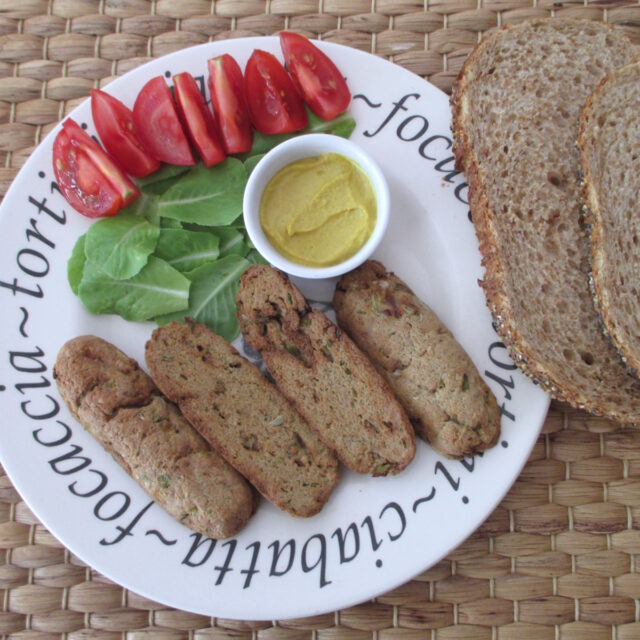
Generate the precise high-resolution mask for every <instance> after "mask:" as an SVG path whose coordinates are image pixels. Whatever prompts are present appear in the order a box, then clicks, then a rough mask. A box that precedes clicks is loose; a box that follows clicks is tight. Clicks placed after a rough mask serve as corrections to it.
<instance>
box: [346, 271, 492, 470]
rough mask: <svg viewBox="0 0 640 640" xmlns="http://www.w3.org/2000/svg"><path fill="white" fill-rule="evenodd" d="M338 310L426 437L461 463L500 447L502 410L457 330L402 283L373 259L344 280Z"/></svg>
mask: <svg viewBox="0 0 640 640" xmlns="http://www.w3.org/2000/svg"><path fill="white" fill-rule="evenodd" d="M333 306H334V308H335V311H336V315H337V318H338V323H339V324H340V326H341V327H342V328H343V329H344V330H345V331H347V333H349V335H350V336H351V337H352V338H353V339H354V340H355V342H356V343H357V344H358V346H359V347H360V348H361V349H362V350H363V351H364V352H365V353H366V354H367V355H368V356H369V358H371V360H372V361H373V362H374V363H375V365H376V366H377V368H378V370H379V371H380V373H382V375H383V376H384V377H385V379H386V380H387V382H388V383H389V385H390V386H391V388H392V389H393V390H394V391H395V393H396V395H397V396H398V399H399V400H400V402H402V404H403V405H404V407H405V409H406V410H407V412H408V413H409V416H410V418H411V421H412V423H413V425H414V427H415V430H416V433H417V434H418V435H419V436H420V437H422V438H423V439H425V440H426V441H427V442H430V443H431V444H432V445H433V446H434V447H435V448H436V449H437V450H438V451H440V452H442V453H443V454H445V455H447V456H450V457H455V458H459V457H462V456H465V455H472V454H474V453H476V452H478V451H484V450H485V449H487V448H488V447H491V446H493V445H494V444H495V443H496V442H497V440H498V437H499V435H500V409H499V408H498V403H497V402H496V399H495V397H494V395H493V393H491V390H490V389H489V387H488V386H487V385H486V384H485V382H484V380H483V379H482V377H481V376H480V374H479V373H478V371H477V369H476V367H475V366H474V364H473V362H472V361H471V359H470V358H469V356H468V355H467V354H466V353H465V351H464V350H463V348H462V347H461V346H460V345H459V344H458V342H456V340H455V338H454V337H453V335H452V334H451V332H450V331H449V330H448V329H447V328H446V327H445V326H444V325H443V324H442V322H440V320H439V319H438V317H437V316H436V314H435V313H433V311H431V309H429V308H428V307H427V306H426V305H425V304H424V303H422V302H421V301H420V300H419V299H418V298H417V297H416V296H415V294H414V293H413V292H412V291H411V290H410V289H409V287H407V285H406V284H405V283H404V282H403V281H402V280H400V278H398V277H397V276H395V275H394V274H393V273H389V272H387V271H386V269H385V267H384V266H383V265H382V264H381V263H379V262H376V261H373V260H369V261H367V262H365V263H364V264H363V265H362V266H360V267H358V268H357V269H355V270H354V271H352V272H350V273H348V274H346V275H345V276H343V277H342V278H341V279H340V281H339V282H338V286H337V288H336V292H335V295H334V298H333Z"/></svg>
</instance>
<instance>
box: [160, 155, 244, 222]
mask: <svg viewBox="0 0 640 640" xmlns="http://www.w3.org/2000/svg"><path fill="white" fill-rule="evenodd" d="M246 183H247V172H246V170H245V168H244V165H243V164H242V162H240V160H238V159H237V158H231V157H228V158H227V159H226V160H224V161H222V162H221V163H220V164H217V165H215V166H213V167H210V168H207V167H204V166H202V165H198V166H196V167H194V168H193V169H191V170H190V171H189V173H187V174H186V175H184V176H182V177H181V178H180V180H178V182H176V183H175V184H174V185H173V186H171V187H169V189H168V190H167V191H165V192H164V193H163V194H162V195H161V196H160V201H159V203H158V210H159V213H160V215H161V216H164V217H165V218H173V219H175V220H180V221H181V222H191V223H194V222H195V223H196V224H200V225H205V226H216V225H226V224H229V223H231V222H233V221H234V220H235V219H236V218H238V217H239V216H240V215H241V214H242V196H243V194H244V187H245V185H246Z"/></svg>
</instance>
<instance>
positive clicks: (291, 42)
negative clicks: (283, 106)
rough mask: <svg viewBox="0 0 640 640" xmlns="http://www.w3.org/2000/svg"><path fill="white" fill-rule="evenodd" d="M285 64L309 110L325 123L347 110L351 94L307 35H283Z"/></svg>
mask: <svg viewBox="0 0 640 640" xmlns="http://www.w3.org/2000/svg"><path fill="white" fill-rule="evenodd" d="M280 46H281V47H282V53H283V54H284V61H285V63H286V65H287V69H288V70H289V73H290V74H291V76H292V77H293V81H294V83H295V85H296V87H297V88H298V91H299V92H300V94H301V95H302V97H303V98H304V101H305V102H306V103H307V105H308V106H309V109H311V111H313V113H315V114H316V115H317V116H318V118H322V120H331V118H335V117H336V116H337V115H339V114H341V113H342V112H343V111H346V109H347V107H348V106H349V102H350V101H351V93H350V92H349V88H348V87H347V83H346V82H345V80H344V78H343V76H342V74H341V73H340V71H338V68H337V67H336V65H335V64H333V62H332V61H331V60H330V59H329V58H328V57H327V56H326V55H325V54H324V53H323V52H322V51H320V49H318V47H316V46H315V45H314V44H313V43H312V42H310V41H309V40H308V39H307V38H305V37H304V36H301V35H300V34H298V33H292V32H290V31H283V32H281V33H280Z"/></svg>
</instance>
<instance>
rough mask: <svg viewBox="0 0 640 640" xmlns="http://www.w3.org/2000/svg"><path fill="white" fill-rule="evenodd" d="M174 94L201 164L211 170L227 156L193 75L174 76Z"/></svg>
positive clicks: (180, 74) (185, 73)
mask: <svg viewBox="0 0 640 640" xmlns="http://www.w3.org/2000/svg"><path fill="white" fill-rule="evenodd" d="M173 91H174V93H175V96H176V104H177V105H178V113H179V114H180V117H181V119H182V122H183V124H184V128H185V129H186V131H187V134H188V135H189V139H190V140H191V144H193V146H194V147H195V148H196V150H197V152H198V155H199V156H200V157H201V158H202V161H203V162H204V164H205V165H206V166H207V167H211V166H212V165H214V164H217V163H218V162H222V161H223V160H224V159H225V157H226V155H227V154H226V153H225V150H224V145H223V144H222V140H221V138H220V132H219V131H218V125H217V123H216V121H215V120H214V118H213V115H212V113H211V111H209V107H207V105H206V103H205V101H204V98H203V97H202V93H200V89H198V85H197V84H196V81H195V80H194V78H193V76H192V75H191V74H190V73H187V72H186V71H185V72H184V73H179V74H177V75H175V76H173Z"/></svg>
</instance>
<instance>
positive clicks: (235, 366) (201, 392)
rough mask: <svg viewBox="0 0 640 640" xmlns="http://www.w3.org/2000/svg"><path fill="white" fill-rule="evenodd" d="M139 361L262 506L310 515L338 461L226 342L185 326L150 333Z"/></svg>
mask: <svg viewBox="0 0 640 640" xmlns="http://www.w3.org/2000/svg"><path fill="white" fill-rule="evenodd" d="M145 357H146V360H147V366H148V367H149V371H150V373H151V376H152V377H153V380H154V382H155V383H156V384H157V385H158V387H160V389H161V390H162V392H163V393H165V394H166V395H167V397H169V398H170V399H171V400H173V401H174V402H175V403H176V404H177V405H178V406H179V407H180V410H181V411H182V413H183V414H184V416H185V418H187V420H189V422H190V423H191V424H192V425H193V426H194V427H195V428H196V429H197V430H198V431H199V432H200V433H201V434H202V436H203V437H204V438H205V440H207V442H208V443H209V444H210V445H211V446H212V447H213V448H214V449H215V450H216V451H218V453H220V455H221V456H223V457H224V458H225V460H227V462H229V464H231V465H232V466H233V467H235V468H236V469H237V470H238V471H239V472H240V473H241V474H242V475H243V476H244V477H245V478H247V480H249V482H251V484H253V486H254V487H255V488H256V489H258V491H259V492H260V493H261V494H262V495H263V496H264V497H265V498H267V500H270V501H271V502H273V503H274V504H275V505H276V506H277V507H279V508H280V509H283V510H284V511H287V512H288V513H290V514H291V515H294V516H298V517H308V516H312V515H314V514H316V513H318V511H320V509H322V507H323V505H324V503H325V502H326V501H327V499H328V498H329V495H330V494H331V491H332V490H333V487H334V486H335V484H336V482H337V481H338V461H337V460H336V458H335V456H334V455H333V453H332V452H331V451H330V450H329V449H328V448H327V447H326V446H325V445H324V444H323V443H322V442H321V441H320V440H319V438H318V437H317V436H316V434H315V433H314V432H313V430H312V429H310V428H309V425H307V423H306V422H305V421H304V420H303V419H302V418H301V417H300V415H299V414H298V413H297V412H296V411H295V409H294V408H293V407H292V406H291V405H290V404H289V402H288V401H287V400H286V398H284V397H283V396H282V394H281V393H280V392H279V391H278V390H277V389H276V388H275V387H274V386H273V385H272V384H271V383H270V382H269V381H268V380H267V379H266V378H265V377H264V376H263V375H262V373H261V372H260V370H259V369H258V368H257V367H256V366H255V365H253V364H252V363H251V362H249V361H248V360H247V359H246V358H243V357H242V356H241V355H240V354H239V353H238V352H237V351H236V350H235V349H234V348H233V347H232V346H231V345H230V344H229V343H228V342H227V341H226V340H225V339H224V338H222V337H221V336H219V335H217V334H215V333H214V332H213V331H211V329H209V328H207V327H205V326H204V325H203V324H200V323H198V322H194V321H192V320H187V323H186V324H180V323H177V322H170V323H169V324H167V325H165V326H163V327H160V328H159V329H156V330H155V331H154V332H153V335H152V336H151V339H150V340H149V341H148V342H147V347H146V353H145Z"/></svg>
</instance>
